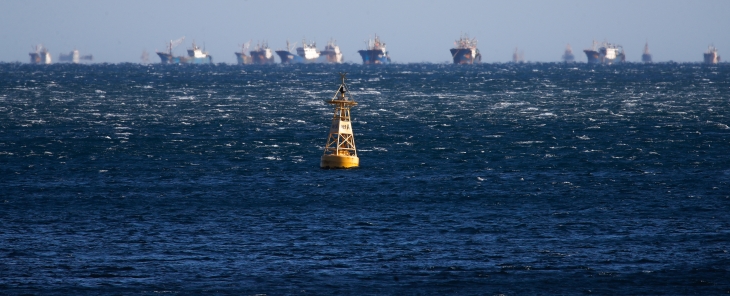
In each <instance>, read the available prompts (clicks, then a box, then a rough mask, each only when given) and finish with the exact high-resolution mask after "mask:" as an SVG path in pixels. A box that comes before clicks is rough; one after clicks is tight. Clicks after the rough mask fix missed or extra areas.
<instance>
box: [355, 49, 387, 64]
mask: <svg viewBox="0 0 730 296" xmlns="http://www.w3.org/2000/svg"><path fill="white" fill-rule="evenodd" d="M357 52H358V53H359V54H360V56H361V57H362V63H363V64H364V65H371V64H389V63H390V57H389V56H388V53H387V52H386V53H383V51H382V50H358V51H357Z"/></svg>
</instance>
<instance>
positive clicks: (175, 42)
mask: <svg viewBox="0 0 730 296" xmlns="http://www.w3.org/2000/svg"><path fill="white" fill-rule="evenodd" d="M184 40H185V36H182V37H181V38H180V39H177V40H170V44H169V45H168V46H167V53H168V54H172V49H173V48H175V47H177V46H178V45H180V44H182V43H183V41H184Z"/></svg>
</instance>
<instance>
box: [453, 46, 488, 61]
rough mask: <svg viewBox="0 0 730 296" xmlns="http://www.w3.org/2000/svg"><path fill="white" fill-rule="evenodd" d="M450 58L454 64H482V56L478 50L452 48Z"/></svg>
mask: <svg viewBox="0 0 730 296" xmlns="http://www.w3.org/2000/svg"><path fill="white" fill-rule="evenodd" d="M451 57H453V58H454V64H474V63H481V62H482V54H480V53H479V50H478V49H474V50H472V49H470V48H452V49H451Z"/></svg>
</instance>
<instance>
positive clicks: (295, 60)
mask: <svg viewBox="0 0 730 296" xmlns="http://www.w3.org/2000/svg"><path fill="white" fill-rule="evenodd" d="M276 54H277V55H278V56H279V59H280V60H281V63H282V64H309V63H316V62H318V61H319V59H318V58H314V59H305V58H304V57H302V56H299V55H295V54H293V53H291V52H288V51H286V50H277V51H276Z"/></svg>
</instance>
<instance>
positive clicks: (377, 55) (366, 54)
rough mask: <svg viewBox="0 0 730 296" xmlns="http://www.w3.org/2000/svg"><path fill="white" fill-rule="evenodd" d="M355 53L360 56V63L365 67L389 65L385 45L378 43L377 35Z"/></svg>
mask: <svg viewBox="0 0 730 296" xmlns="http://www.w3.org/2000/svg"><path fill="white" fill-rule="evenodd" d="M357 52H358V53H359V54H360V56H362V63H363V64H365V65H369V64H388V63H390V56H388V51H386V50H385V43H383V42H381V41H380V37H378V35H375V39H370V40H368V41H366V47H365V49H364V50H358V51H357Z"/></svg>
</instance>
